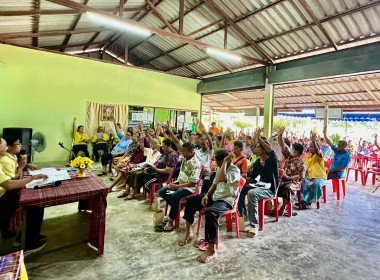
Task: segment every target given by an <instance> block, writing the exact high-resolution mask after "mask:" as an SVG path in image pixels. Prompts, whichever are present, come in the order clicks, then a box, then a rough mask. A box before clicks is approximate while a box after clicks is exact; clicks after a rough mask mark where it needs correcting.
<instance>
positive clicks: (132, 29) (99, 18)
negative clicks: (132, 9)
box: [87, 12, 152, 36]
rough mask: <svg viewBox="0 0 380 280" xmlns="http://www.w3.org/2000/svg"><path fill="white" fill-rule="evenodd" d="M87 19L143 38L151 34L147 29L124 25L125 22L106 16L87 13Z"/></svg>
mask: <svg viewBox="0 0 380 280" xmlns="http://www.w3.org/2000/svg"><path fill="white" fill-rule="evenodd" d="M87 17H88V18H89V19H92V20H96V21H100V22H102V23H105V24H109V25H112V26H114V27H118V28H120V29H124V30H127V31H130V32H134V33H138V34H141V35H144V36H150V35H151V34H152V32H150V31H149V30H147V29H143V28H140V27H137V26H134V25H131V24H128V23H125V22H123V21H120V20H116V19H112V18H109V17H107V16H103V15H99V14H94V13H90V12H87Z"/></svg>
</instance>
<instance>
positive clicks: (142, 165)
mask: <svg viewBox="0 0 380 280" xmlns="http://www.w3.org/2000/svg"><path fill="white" fill-rule="evenodd" d="M138 166H139V167H143V168H145V167H151V166H153V164H152V163H150V162H147V161H145V162H142V163H139V164H138Z"/></svg>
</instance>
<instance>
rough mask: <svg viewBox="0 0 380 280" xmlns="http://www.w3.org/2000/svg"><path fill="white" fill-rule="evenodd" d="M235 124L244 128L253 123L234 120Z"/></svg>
mask: <svg viewBox="0 0 380 280" xmlns="http://www.w3.org/2000/svg"><path fill="white" fill-rule="evenodd" d="M234 126H236V127H238V128H240V129H241V130H244V129H245V128H248V127H252V124H250V123H246V122H243V121H234Z"/></svg>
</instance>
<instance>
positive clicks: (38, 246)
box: [24, 240, 46, 256]
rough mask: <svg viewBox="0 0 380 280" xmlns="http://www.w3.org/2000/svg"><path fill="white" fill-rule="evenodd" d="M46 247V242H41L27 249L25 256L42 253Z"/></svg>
mask: <svg viewBox="0 0 380 280" xmlns="http://www.w3.org/2000/svg"><path fill="white" fill-rule="evenodd" d="M45 245H46V240H39V241H37V242H36V243H35V244H32V245H31V246H30V247H27V248H26V249H25V252H24V256H28V255H31V254H34V253H36V252H38V251H41V250H42V249H43V248H44V247H45Z"/></svg>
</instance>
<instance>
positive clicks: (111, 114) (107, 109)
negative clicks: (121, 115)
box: [102, 105, 115, 122]
mask: <svg viewBox="0 0 380 280" xmlns="http://www.w3.org/2000/svg"><path fill="white" fill-rule="evenodd" d="M102 121H110V122H114V121H115V106H114V105H103V106H102Z"/></svg>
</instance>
